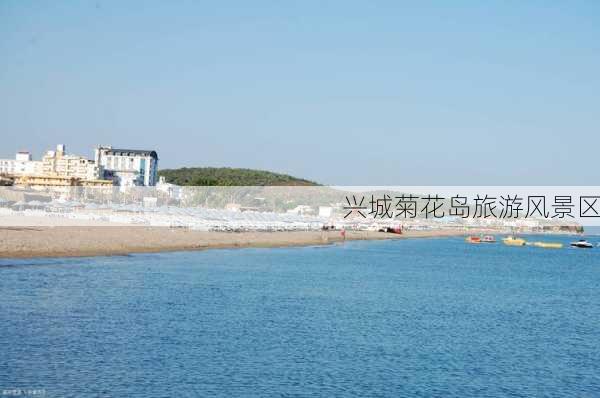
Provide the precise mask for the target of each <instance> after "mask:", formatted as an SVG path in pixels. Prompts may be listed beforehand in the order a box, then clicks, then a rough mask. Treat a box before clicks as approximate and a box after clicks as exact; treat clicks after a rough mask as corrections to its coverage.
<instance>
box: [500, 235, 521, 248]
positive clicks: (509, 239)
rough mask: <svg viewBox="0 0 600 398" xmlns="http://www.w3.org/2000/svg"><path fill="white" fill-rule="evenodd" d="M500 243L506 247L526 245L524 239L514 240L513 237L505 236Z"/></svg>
mask: <svg viewBox="0 0 600 398" xmlns="http://www.w3.org/2000/svg"><path fill="white" fill-rule="evenodd" d="M502 242H504V244H505V245H508V246H525V245H526V244H527V242H526V241H525V239H521V238H515V237H514V236H507V237H506V238H504V239H502Z"/></svg>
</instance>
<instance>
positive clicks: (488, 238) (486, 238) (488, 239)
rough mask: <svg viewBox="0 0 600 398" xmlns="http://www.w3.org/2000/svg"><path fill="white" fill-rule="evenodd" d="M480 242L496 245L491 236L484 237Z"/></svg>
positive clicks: (494, 239)
mask: <svg viewBox="0 0 600 398" xmlns="http://www.w3.org/2000/svg"><path fill="white" fill-rule="evenodd" d="M481 241H482V242H483V243H496V237H495V236H493V235H486V236H484V237H483V239H482V240H481Z"/></svg>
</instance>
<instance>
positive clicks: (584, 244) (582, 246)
mask: <svg viewBox="0 0 600 398" xmlns="http://www.w3.org/2000/svg"><path fill="white" fill-rule="evenodd" d="M571 246H572V247H578V248H580V249H591V248H593V247H594V245H592V244H591V243H590V242H588V241H587V240H585V239H579V240H578V241H577V242H571Z"/></svg>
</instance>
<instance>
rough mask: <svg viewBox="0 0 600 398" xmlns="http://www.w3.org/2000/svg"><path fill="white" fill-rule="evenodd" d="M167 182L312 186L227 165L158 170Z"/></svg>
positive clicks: (261, 171) (304, 181)
mask: <svg viewBox="0 0 600 398" xmlns="http://www.w3.org/2000/svg"><path fill="white" fill-rule="evenodd" d="M158 175H159V176H164V177H165V179H166V180H167V182H170V183H172V184H177V185H182V186H312V185H318V184H316V183H314V182H312V181H308V180H304V179H301V178H296V177H292V176H289V175H287V174H279V173H272V172H270V171H264V170H252V169H234V168H229V167H191V168H188V167H183V168H180V169H165V170H160V171H159V172H158Z"/></svg>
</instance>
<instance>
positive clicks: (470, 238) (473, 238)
mask: <svg viewBox="0 0 600 398" xmlns="http://www.w3.org/2000/svg"><path fill="white" fill-rule="evenodd" d="M465 241H466V242H467V243H481V238H480V237H479V236H467V238H466V239H465Z"/></svg>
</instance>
